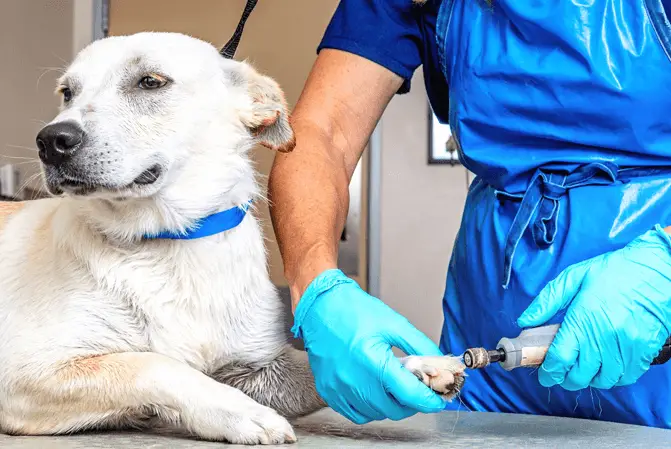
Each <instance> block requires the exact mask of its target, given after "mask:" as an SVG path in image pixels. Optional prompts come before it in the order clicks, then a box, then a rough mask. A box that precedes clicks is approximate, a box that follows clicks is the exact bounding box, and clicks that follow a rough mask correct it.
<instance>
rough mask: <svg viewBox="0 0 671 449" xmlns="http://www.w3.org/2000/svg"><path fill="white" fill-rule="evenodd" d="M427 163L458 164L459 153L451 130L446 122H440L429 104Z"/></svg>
mask: <svg viewBox="0 0 671 449" xmlns="http://www.w3.org/2000/svg"><path fill="white" fill-rule="evenodd" d="M428 109H429V161H428V162H429V165H445V164H447V165H459V154H458V152H457V148H456V145H455V144H454V140H452V139H451V137H452V131H451V129H450V125H449V124H447V123H440V121H438V117H436V114H434V113H433V110H432V109H431V107H430V106H429V108H428Z"/></svg>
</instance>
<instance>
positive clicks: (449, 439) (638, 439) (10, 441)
mask: <svg viewBox="0 0 671 449" xmlns="http://www.w3.org/2000/svg"><path fill="white" fill-rule="evenodd" d="M294 427H295V429H296V431H297V436H298V443H297V444H295V445H288V446H281V447H287V448H288V447H292V448H301V449H302V448H315V449H317V448H319V449H331V448H332V449H336V448H337V449H347V448H355V447H356V448H361V447H365V448H368V447H380V448H383V447H388V448H413V449H424V448H451V449H454V448H469V449H471V448H477V447H495V448H520V447H542V448H544V449H546V448H562V449H564V448H592V449H597V448H628V449H631V448H646V449H649V448H658V447H659V448H662V447H665V448H671V430H661V429H652V428H646V427H639V426H628V425H621V424H613V423H605V422H596V421H585V420H577V419H568V418H550V417H544V416H528V415H505V414H494V413H469V412H460V413H459V414H457V413H454V412H444V413H440V414H438V415H416V416H414V417H412V418H408V419H406V420H404V421H401V422H393V421H383V422H377V423H371V424H367V425H365V426H355V425H353V424H350V423H349V422H348V421H346V420H344V419H343V418H341V417H340V416H338V415H336V414H335V413H334V412H332V411H330V410H323V411H321V412H318V413H315V414H314V415H312V416H309V417H306V418H302V419H300V420H298V421H296V422H295V423H294ZM119 447H124V448H138V449H139V448H151V449H158V448H166V449H167V448H170V449H181V448H196V449H200V448H221V447H222V445H221V444H220V443H208V442H199V441H194V440H188V439H177V438H170V437H160V436H154V435H148V434H139V433H99V434H86V435H76V436H67V437H9V436H0V448H2V449H38V448H39V449H42V448H53V449H70V448H78V449H79V448H81V449H84V448H85V449H96V448H119ZM224 447H226V446H224ZM228 447H248V446H228ZM265 447H268V446H265Z"/></svg>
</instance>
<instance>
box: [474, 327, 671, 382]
mask: <svg viewBox="0 0 671 449" xmlns="http://www.w3.org/2000/svg"><path fill="white" fill-rule="evenodd" d="M559 326H560V325H559V324H551V325H548V326H541V327H536V328H532V329H525V330H523V331H522V332H521V333H520V334H519V335H518V336H517V337H515V338H506V337H504V338H502V339H501V340H499V343H498V344H497V345H496V349H494V350H492V351H488V350H486V349H485V348H470V349H468V350H466V352H465V353H464V365H466V367H467V368H470V369H476V368H484V367H486V366H488V365H489V364H491V363H495V362H499V365H501V367H502V368H503V369H505V370H506V371H510V370H513V369H515V368H519V367H528V368H534V367H537V366H540V365H541V364H542V363H543V359H545V354H546V353H547V350H548V348H549V347H550V344H551V343H552V340H554V337H555V335H557V331H558V330H559ZM670 359H671V337H669V339H668V340H666V343H665V344H664V346H662V349H661V350H660V352H659V355H657V357H656V358H655V359H654V360H653V361H652V363H651V365H662V364H664V363H666V362H668V361H669V360H670Z"/></svg>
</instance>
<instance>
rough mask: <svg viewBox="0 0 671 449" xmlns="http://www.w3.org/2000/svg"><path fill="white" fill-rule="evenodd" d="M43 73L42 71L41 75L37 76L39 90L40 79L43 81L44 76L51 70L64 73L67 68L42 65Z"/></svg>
mask: <svg viewBox="0 0 671 449" xmlns="http://www.w3.org/2000/svg"><path fill="white" fill-rule="evenodd" d="M40 69H41V70H42V73H40V76H38V77H37V82H36V83H35V91H36V92H37V91H38V90H39V89H40V81H42V78H44V76H45V75H46V74H48V73H51V72H59V73H61V74H62V73H64V72H65V70H64V69H62V68H58V67H41V68H40Z"/></svg>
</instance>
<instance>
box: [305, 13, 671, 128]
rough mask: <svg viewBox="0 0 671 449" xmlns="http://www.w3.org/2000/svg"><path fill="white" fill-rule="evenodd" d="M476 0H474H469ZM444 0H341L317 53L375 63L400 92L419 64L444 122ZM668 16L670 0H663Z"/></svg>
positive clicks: (446, 99)
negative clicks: (395, 79)
mask: <svg viewBox="0 0 671 449" xmlns="http://www.w3.org/2000/svg"><path fill="white" fill-rule="evenodd" d="M468 1H475V0H468ZM441 2H442V0H427V2H426V3H425V4H423V5H417V4H415V3H413V1H412V0H341V1H340V4H339V5H338V8H337V9H336V12H335V14H334V15H333V18H332V19H331V22H330V24H329V26H328V28H327V29H326V32H325V33H324V36H323V39H322V41H321V43H320V45H319V48H318V50H317V51H319V50H321V49H322V48H333V49H337V50H342V51H346V52H348V53H353V54H356V55H358V56H361V57H363V58H366V59H368V60H370V61H373V62H375V63H377V64H379V65H381V66H383V67H385V68H387V69H389V70H390V71H392V72H394V73H395V74H397V75H399V76H400V77H402V78H403V79H404V82H403V86H402V87H401V89H400V90H399V92H398V93H400V94H403V93H406V92H408V91H409V90H410V80H411V78H412V75H413V73H414V72H415V70H416V69H417V68H418V67H419V66H420V65H422V66H423V69H424V70H423V71H424V82H425V85H426V90H427V94H428V96H429V101H430V102H431V107H432V108H433V111H434V113H435V114H436V116H437V117H438V119H439V120H440V121H441V122H443V123H447V122H448V109H449V91H448V86H447V83H446V81H445V77H444V76H443V72H442V70H441V67H440V62H439V60H438V46H437V44H436V18H437V16H438V9H439V8H440V4H441ZM662 4H663V6H664V9H665V11H666V13H667V16H668V15H669V10H670V9H671V0H662Z"/></svg>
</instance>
